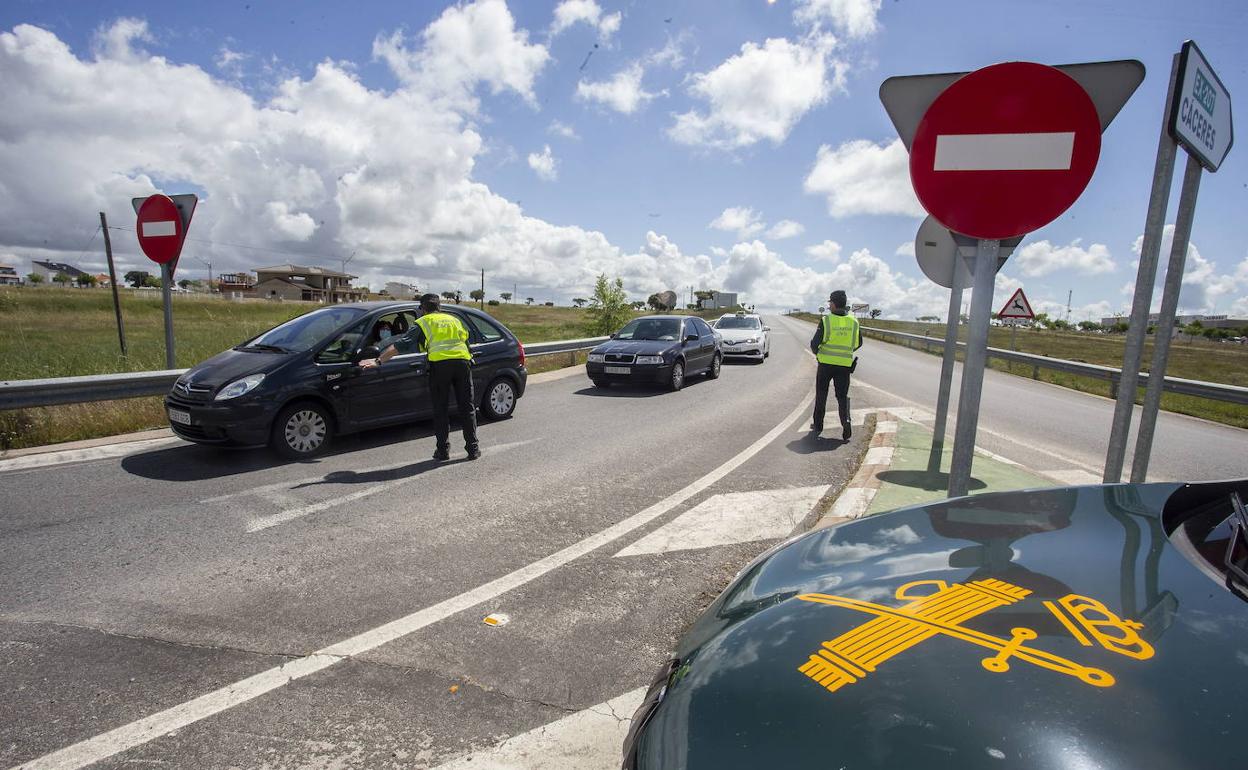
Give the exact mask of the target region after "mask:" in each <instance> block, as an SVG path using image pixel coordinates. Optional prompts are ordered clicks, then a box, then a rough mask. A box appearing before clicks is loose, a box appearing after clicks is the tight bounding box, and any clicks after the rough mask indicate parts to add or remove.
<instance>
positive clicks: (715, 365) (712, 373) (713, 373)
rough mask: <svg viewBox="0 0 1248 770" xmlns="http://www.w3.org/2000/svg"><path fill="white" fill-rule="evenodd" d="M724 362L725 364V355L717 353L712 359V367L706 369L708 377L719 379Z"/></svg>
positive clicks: (709, 378)
mask: <svg viewBox="0 0 1248 770" xmlns="http://www.w3.org/2000/svg"><path fill="white" fill-rule="evenodd" d="M723 364H724V357H723V356H721V355H720V354H718V353H716V354H715V357H714V358H712V359H711V368H710V369H707V370H706V379H708V380H718V379H719V370H720V368H721V367H722V366H723Z"/></svg>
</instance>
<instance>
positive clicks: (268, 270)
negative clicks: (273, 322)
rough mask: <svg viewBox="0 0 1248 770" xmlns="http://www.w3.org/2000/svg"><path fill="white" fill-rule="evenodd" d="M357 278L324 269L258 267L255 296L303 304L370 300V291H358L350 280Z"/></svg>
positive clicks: (291, 266)
mask: <svg viewBox="0 0 1248 770" xmlns="http://www.w3.org/2000/svg"><path fill="white" fill-rule="evenodd" d="M358 277H359V276H357V275H348V274H347V273H340V272H338V271H337V270H330V269H329V268H325V267H315V266H314V267H304V266H302V265H291V264H286V265H276V266H274V267H258V268H256V285H255V287H253V288H252V291H251V293H252V295H253V296H256V297H260V298H262V299H289V300H301V301H303V302H324V303H328V304H337V303H340V302H359V301H361V300H364V299H367V298H368V289H365V288H356V287H354V286H352V285H351V279H353V278H358Z"/></svg>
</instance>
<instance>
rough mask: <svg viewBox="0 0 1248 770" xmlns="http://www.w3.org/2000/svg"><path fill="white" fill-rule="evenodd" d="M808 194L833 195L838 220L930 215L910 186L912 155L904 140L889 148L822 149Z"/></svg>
mask: <svg viewBox="0 0 1248 770" xmlns="http://www.w3.org/2000/svg"><path fill="white" fill-rule="evenodd" d="M802 189H804V190H805V191H806V192H808V193H810V194H812V195H824V196H827V199H828V213H829V214H830V215H832V216H833V217H836V218H841V217H850V216H854V215H856V214H896V215H900V216H908V217H921V216H924V214H925V212H924V211H923V207H922V206H921V205H919V199H918V198H917V197H915V194H914V188H913V187H912V186H911V185H910V156H909V155H908V154H907V153H906V148H905V145H903V144H902V143H901V140H900V139H894V140H892V141H891V142H889V143H888V144H885V145H878V144H876V143H875V142H871V141H868V140H865V139H855V140H852V141H849V142H845V143H844V144H842V145H840V146H839V147H837V148H836V149H832V147H830V146H829V145H826V144H825V145H822V146H820V147H819V152H818V153H817V154H816V156H815V165H814V166H813V167H812V168H811V169H810V173H809V174H808V175H807V176H806V181H805V182H804V183H803V185H802Z"/></svg>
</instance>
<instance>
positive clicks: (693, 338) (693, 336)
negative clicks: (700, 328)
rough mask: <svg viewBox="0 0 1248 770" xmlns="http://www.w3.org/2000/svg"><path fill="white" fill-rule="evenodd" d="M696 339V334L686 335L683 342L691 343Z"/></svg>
mask: <svg viewBox="0 0 1248 770" xmlns="http://www.w3.org/2000/svg"><path fill="white" fill-rule="evenodd" d="M697 338H698V335H696V334H686V335H685V342H693V341H694V340H696V339H697Z"/></svg>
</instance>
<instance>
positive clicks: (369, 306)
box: [327, 299, 493, 318]
mask: <svg viewBox="0 0 1248 770" xmlns="http://www.w3.org/2000/svg"><path fill="white" fill-rule="evenodd" d="M342 306H343V305H329V306H327V307H342ZM345 306H346V307H358V308H360V309H361V310H363V311H365V312H367V313H372V312H374V311H377V310H404V309H407V308H416V307H420V300H417V299H408V300H370V301H368V302H351V303H347V304H346V305H345ZM442 310H462V311H464V312H466V313H472V314H475V315H489V314H488V313H485V312H482V311H481V310H478V309H477V308H475V307H470V306H468V305H456V304H454V303H447V304H445V305H443V306H442ZM490 317H491V318H492V317H493V316H490Z"/></svg>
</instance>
